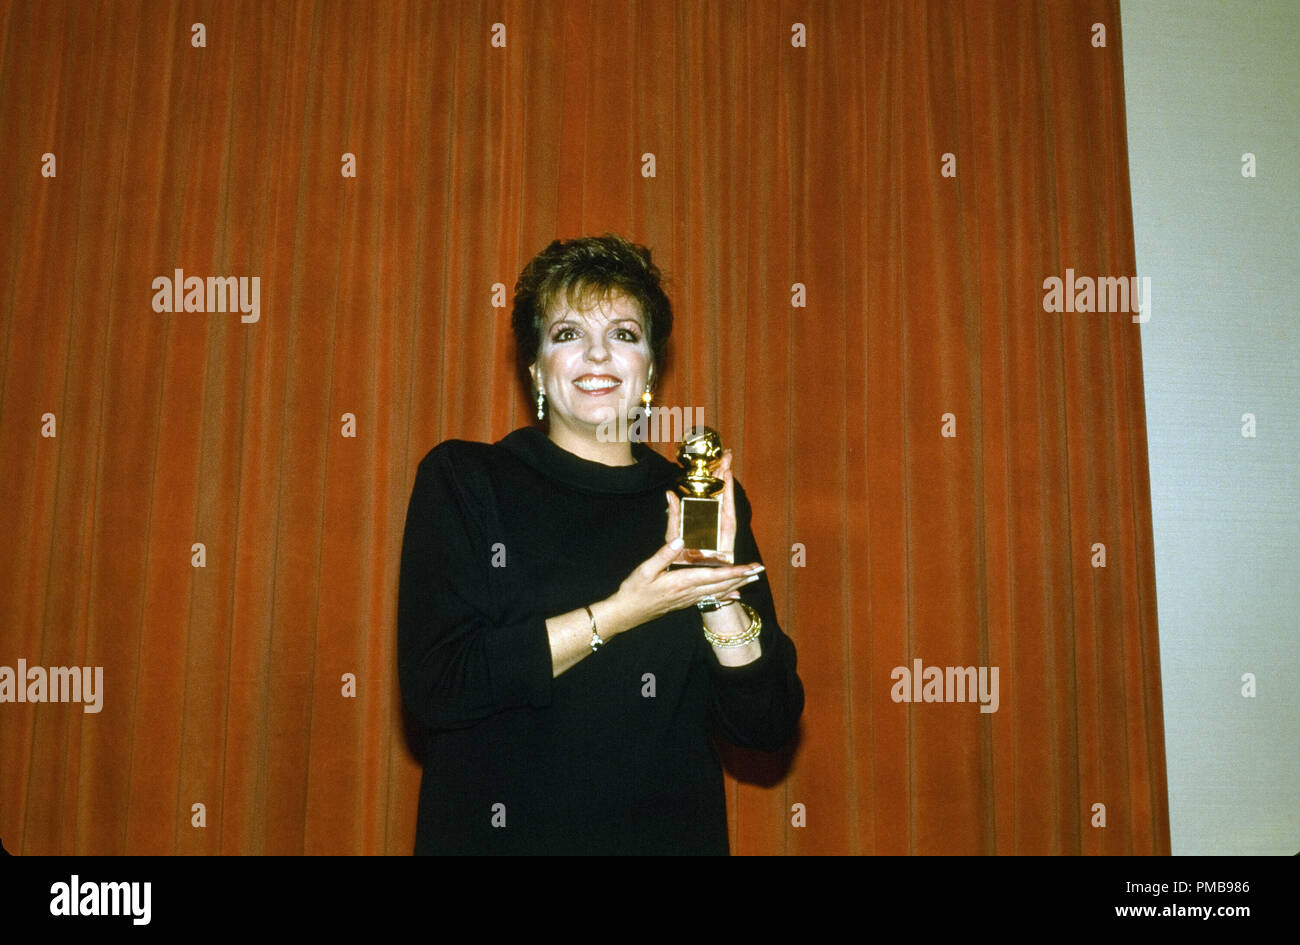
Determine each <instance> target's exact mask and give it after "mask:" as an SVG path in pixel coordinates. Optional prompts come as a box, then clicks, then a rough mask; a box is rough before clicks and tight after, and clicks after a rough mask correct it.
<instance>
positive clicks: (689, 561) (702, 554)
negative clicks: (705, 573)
mask: <svg viewBox="0 0 1300 945" xmlns="http://www.w3.org/2000/svg"><path fill="white" fill-rule="evenodd" d="M735 563H736V560H735V555H730V554H727V553H726V552H725V551H710V550H707V549H704V548H683V549H682V550H681V551H680V552H678V554H677V557H676V558H674V559H673V560H672V561H670V562H669V563H668V570H669V571H676V570H677V569H678V568H725V567H729V566H731V565H733V564H735Z"/></svg>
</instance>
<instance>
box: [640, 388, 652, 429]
mask: <svg viewBox="0 0 1300 945" xmlns="http://www.w3.org/2000/svg"><path fill="white" fill-rule="evenodd" d="M641 404H642V406H644V407H645V415H646V419H647V420H648V419H649V418H650V385H649V384H648V383H647V384H646V386H645V393H644V394H642V395H641Z"/></svg>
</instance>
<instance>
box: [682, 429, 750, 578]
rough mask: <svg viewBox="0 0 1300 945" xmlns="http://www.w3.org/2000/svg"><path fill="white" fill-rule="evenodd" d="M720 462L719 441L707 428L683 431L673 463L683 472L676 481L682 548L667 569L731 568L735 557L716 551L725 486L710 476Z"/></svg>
mask: <svg viewBox="0 0 1300 945" xmlns="http://www.w3.org/2000/svg"><path fill="white" fill-rule="evenodd" d="M721 461H722V437H720V436H719V435H718V433H717V431H716V430H711V429H709V428H708V427H691V428H690V429H688V430H687V431H686V436H685V438H684V439H683V440H682V445H681V448H680V449H678V450H677V462H678V463H680V464H681V465H682V466H683V467H685V472H684V473H683V474H682V476H681V478H680V479H679V480H678V481H677V494H678V496H679V498H678V505H679V507H680V509H681V531H680V533H679V535H680V537H681V539H682V541H683V542H685V547H683V548H682V550H681V551H680V552H679V553H678V555H677V557H676V558H675V559H674V560H673V561H672V563H670V564H669V565H668V567H669V569H674V568H717V567H721V566H723V565H728V564H735V563H736V562H735V555H734V554H732V553H731V552H729V551H722V550H720V549H719V548H718V546H719V545H720V544H722V541H721V532H722V495H721V493H722V489H723V486H724V485H725V483H724V482H723V481H722V480H721V479H719V478H718V477H717V476H715V475H713V470H714V469H715V468H716V467H717V465H718V463H720V462H721Z"/></svg>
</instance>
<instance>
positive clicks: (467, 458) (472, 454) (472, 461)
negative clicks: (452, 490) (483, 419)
mask: <svg viewBox="0 0 1300 945" xmlns="http://www.w3.org/2000/svg"><path fill="white" fill-rule="evenodd" d="M509 458H510V454H509V452H508V451H507V450H503V449H502V448H501V447H500V446H499V445H497V444H495V443H480V442H478V441H476V440H457V439H451V440H443V441H442V442H441V443H439V444H438V445H437V446H435V447H434V448H433V449H431V450H429V452H428V453H426V454H425V455H424V458H423V459H422V460H420V467H421V468H422V469H427V470H428V471H429V472H432V473H442V474H444V475H445V474H447V473H449V472H450V473H451V474H452V475H453V476H454V478H455V479H456V480H458V481H460V482H466V481H478V480H481V479H482V478H484V477H485V476H486V475H487V471H488V469H489V468H490V467H492V466H496V465H499V464H500V463H501V462H503V461H507V460H508V459H509Z"/></svg>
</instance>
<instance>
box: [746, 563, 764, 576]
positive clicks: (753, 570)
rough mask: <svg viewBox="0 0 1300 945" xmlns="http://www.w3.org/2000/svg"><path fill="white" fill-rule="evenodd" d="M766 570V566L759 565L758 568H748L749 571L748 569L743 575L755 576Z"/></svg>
mask: <svg viewBox="0 0 1300 945" xmlns="http://www.w3.org/2000/svg"><path fill="white" fill-rule="evenodd" d="M766 570H767V566H766V565H762V564H760V565H759V566H758V567H756V568H750V569H749V570H748V571H746V572H745V573H746V574H757V573H758V572H759V571H766Z"/></svg>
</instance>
